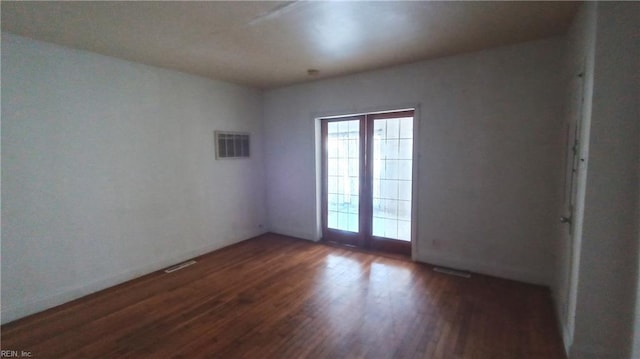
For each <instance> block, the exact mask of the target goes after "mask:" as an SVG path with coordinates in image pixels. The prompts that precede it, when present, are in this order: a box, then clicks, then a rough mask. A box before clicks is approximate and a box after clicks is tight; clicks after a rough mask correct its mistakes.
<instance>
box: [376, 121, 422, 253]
mask: <svg viewBox="0 0 640 359" xmlns="http://www.w3.org/2000/svg"><path fill="white" fill-rule="evenodd" d="M372 150H373V153H372V165H373V174H372V177H373V178H372V233H371V234H372V235H373V236H374V237H382V238H388V239H396V240H400V241H411V178H412V171H413V167H412V160H413V117H401V118H390V119H374V121H373V149H372Z"/></svg>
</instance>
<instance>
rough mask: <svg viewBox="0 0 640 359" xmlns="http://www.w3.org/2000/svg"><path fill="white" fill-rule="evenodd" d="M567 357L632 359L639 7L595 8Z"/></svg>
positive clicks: (639, 135) (613, 5) (639, 91)
mask: <svg viewBox="0 0 640 359" xmlns="http://www.w3.org/2000/svg"><path fill="white" fill-rule="evenodd" d="M596 6H597V8H596V14H597V15H596V16H597V18H596V35H595V38H596V43H595V52H594V55H595V58H594V64H595V66H594V71H593V76H594V77H593V98H592V108H591V118H590V134H589V157H588V170H587V179H586V191H585V195H584V224H583V226H582V241H581V243H582V246H581V251H580V268H579V271H580V273H579V276H578V291H577V305H576V318H575V333H574V341H573V346H572V347H571V355H570V357H571V358H572V359H573V358H580V359H582V358H612V359H613V358H616V359H617V358H630V357H631V348H632V343H633V317H634V315H633V313H634V308H635V295H636V292H637V288H636V286H637V283H638V268H637V265H638V255H639V253H638V198H639V188H638V185H639V176H638V171H637V168H638V161H639V153H640V151H639V149H638V146H639V143H640V141H639V139H640V121H638V119H639V118H640V109H639V101H638V99H639V94H640V77H639V76H640V71H639V70H640V68H639V65H640V62H639V59H640V42H638V38H637V33H638V24H640V4H638V3H617V2H613V3H598V4H597V5H596Z"/></svg>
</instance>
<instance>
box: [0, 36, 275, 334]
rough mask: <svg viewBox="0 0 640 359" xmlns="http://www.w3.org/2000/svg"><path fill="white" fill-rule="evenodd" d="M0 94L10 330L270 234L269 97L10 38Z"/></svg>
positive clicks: (5, 312)
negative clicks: (228, 139)
mask: <svg viewBox="0 0 640 359" xmlns="http://www.w3.org/2000/svg"><path fill="white" fill-rule="evenodd" d="M2 95H3V97H2V156H3V158H2V160H3V161H2V186H3V198H2V321H3V322H7V321H10V320H13V319H15V318H18V317H21V316H24V315H27V314H30V313H33V312H36V311H39V310H42V309H44V308H47V307H50V306H53V305H57V304H60V303H62V302H65V301H68V300H70V299H73V298H76V297H79V296H82V295H84V294H87V293H90V292H92V291H96V290H98V289H101V288H105V287H108V286H111V285H114V284H116V283H118V282H122V281H124V280H127V279H130V278H132V277H136V276H138V275H141V274H145V273H147V272H149V271H152V270H155V269H159V268H162V267H164V266H166V265H169V264H172V263H175V262H178V261H180V260H184V259H187V258H190V257H192V256H194V255H197V254H201V253H204V252H208V251H211V250H213V249H216V248H219V247H222V246H225V245H228V244H231V243H234V242H236V241H239V240H243V239H246V238H249V237H252V236H255V235H258V234H260V233H262V232H264V230H263V228H259V225H264V224H266V211H265V204H264V186H263V180H262V178H263V177H264V164H263V159H262V154H261V148H262V133H261V132H262V127H261V126H262V125H261V118H260V117H261V109H262V95H261V93H260V92H259V91H257V90H252V89H249V88H245V87H241V86H236V85H231V84H227V83H223V82H217V81H210V80H206V79H203V78H199V77H195V76H190V75H186V74H183V73H179V72H174V71H169V70H164V69H159V68H154V67H150V66H145V65H141V64H136V63H131V62H127V61H122V60H118V59H115V58H111V57H105V56H101V55H97V54H93V53H89V52H84V51H79V50H73V49H68V48H63V47H59V46H55V45H51V44H46V43H42V42H37V41H33V40H29V39H26V38H22V37H18V36H13V35H9V34H2ZM214 130H239V131H250V132H251V133H252V135H253V137H252V141H253V142H252V148H253V152H252V158H251V159H249V160H220V161H216V160H215V152H214V146H213V131H214Z"/></svg>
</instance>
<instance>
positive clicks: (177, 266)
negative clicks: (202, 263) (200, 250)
mask: <svg viewBox="0 0 640 359" xmlns="http://www.w3.org/2000/svg"><path fill="white" fill-rule="evenodd" d="M194 264H196V261H194V260H190V261H186V262H184V263H180V264H176V265H174V266H171V267H169V268H167V269H165V270H164V272H165V273H173V272H175V271H177V270H180V269H182V268H187V267H188V266H190V265H194Z"/></svg>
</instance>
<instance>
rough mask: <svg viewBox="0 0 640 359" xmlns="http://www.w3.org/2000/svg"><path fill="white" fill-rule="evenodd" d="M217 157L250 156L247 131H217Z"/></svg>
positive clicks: (215, 134)
mask: <svg viewBox="0 0 640 359" xmlns="http://www.w3.org/2000/svg"><path fill="white" fill-rule="evenodd" d="M214 137H215V141H216V159H221V158H249V155H250V152H251V151H250V149H251V146H250V141H249V134H248V133H247V132H227V131H215V132H214Z"/></svg>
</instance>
